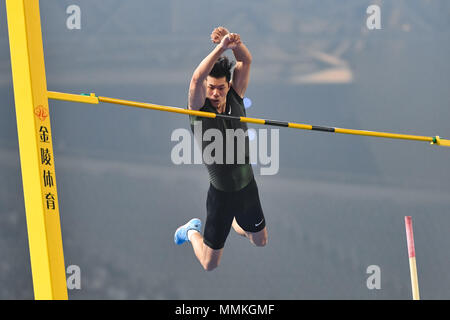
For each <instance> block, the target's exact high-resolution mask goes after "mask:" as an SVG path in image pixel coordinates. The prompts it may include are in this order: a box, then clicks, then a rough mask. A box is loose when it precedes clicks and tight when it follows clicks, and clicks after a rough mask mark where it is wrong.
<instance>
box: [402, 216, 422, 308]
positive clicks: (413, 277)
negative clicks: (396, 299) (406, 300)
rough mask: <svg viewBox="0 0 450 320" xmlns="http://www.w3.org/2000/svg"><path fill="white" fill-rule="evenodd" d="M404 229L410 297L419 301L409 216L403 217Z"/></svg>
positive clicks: (414, 251)
mask: <svg viewBox="0 0 450 320" xmlns="http://www.w3.org/2000/svg"><path fill="white" fill-rule="evenodd" d="M405 229H406V242H407V244H408V257H409V271H410V274H411V289H412V296H413V299H414V300H420V295H419V280H418V277H417V265H416V249H415V247H414V234H413V227H412V218H411V217H410V216H407V217H405Z"/></svg>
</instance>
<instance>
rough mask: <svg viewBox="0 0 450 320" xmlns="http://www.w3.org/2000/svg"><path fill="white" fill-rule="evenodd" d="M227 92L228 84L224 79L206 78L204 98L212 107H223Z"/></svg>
mask: <svg viewBox="0 0 450 320" xmlns="http://www.w3.org/2000/svg"><path fill="white" fill-rule="evenodd" d="M229 90H230V84H229V82H228V81H227V78H226V77H222V78H213V77H211V76H208V77H207V78H206V97H207V98H208V99H209V100H210V101H211V104H212V105H213V106H214V107H216V108H219V107H222V106H223V105H225V103H226V98H227V94H228V91H229Z"/></svg>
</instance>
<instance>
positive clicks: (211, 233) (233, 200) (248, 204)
mask: <svg viewBox="0 0 450 320" xmlns="http://www.w3.org/2000/svg"><path fill="white" fill-rule="evenodd" d="M206 210H207V215H206V223H205V229H204V234H203V241H204V243H205V244H206V245H207V246H208V247H210V248H212V249H215V250H219V249H222V248H223V247H224V245H225V241H226V239H227V237H228V234H229V233H230V229H231V224H232V223H233V218H236V221H237V223H238V224H239V226H240V227H241V228H242V229H244V230H245V231H247V232H258V231H261V230H263V229H264V227H265V226H266V221H265V219H264V214H263V211H262V208H261V202H260V200H259V195H258V187H257V186H256V181H255V179H253V180H252V181H251V182H250V183H249V184H248V185H247V186H246V187H244V188H243V189H242V190H239V191H234V192H226V191H221V190H218V189H216V188H214V186H213V185H210V186H209V190H208V198H207V200H206Z"/></svg>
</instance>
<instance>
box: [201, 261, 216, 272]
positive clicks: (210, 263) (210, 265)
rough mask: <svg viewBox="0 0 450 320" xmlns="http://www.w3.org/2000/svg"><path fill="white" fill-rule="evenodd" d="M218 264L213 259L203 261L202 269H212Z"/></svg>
mask: <svg viewBox="0 0 450 320" xmlns="http://www.w3.org/2000/svg"><path fill="white" fill-rule="evenodd" d="M218 266H219V262H218V261H214V260H211V261H206V262H205V263H203V269H205V271H213V270H214V269H216V268H217V267H218Z"/></svg>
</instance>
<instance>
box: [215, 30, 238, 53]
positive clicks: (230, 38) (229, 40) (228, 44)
mask: <svg viewBox="0 0 450 320" xmlns="http://www.w3.org/2000/svg"><path fill="white" fill-rule="evenodd" d="M211 41H212V42H214V43H216V44H221V45H222V47H223V48H224V49H235V48H236V47H237V46H238V45H240V44H241V36H240V35H239V34H237V33H230V32H229V31H228V30H227V29H225V28H224V27H217V28H215V29H214V30H213V32H212V33H211Z"/></svg>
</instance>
